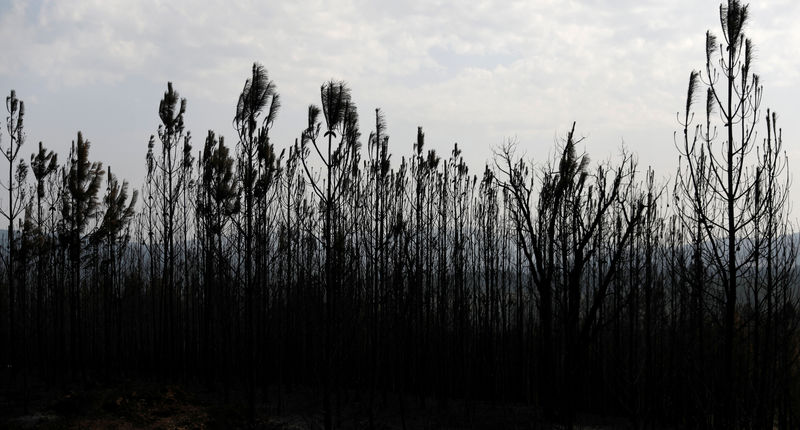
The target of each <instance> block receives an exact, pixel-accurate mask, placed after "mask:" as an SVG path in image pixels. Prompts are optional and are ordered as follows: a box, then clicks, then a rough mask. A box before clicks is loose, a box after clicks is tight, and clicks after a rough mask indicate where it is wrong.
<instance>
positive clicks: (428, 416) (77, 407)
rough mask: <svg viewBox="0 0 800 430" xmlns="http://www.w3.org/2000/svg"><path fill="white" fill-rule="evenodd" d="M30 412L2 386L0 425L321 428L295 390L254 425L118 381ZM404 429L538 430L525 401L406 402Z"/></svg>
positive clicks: (203, 402)
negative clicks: (503, 402) (507, 402)
mask: <svg viewBox="0 0 800 430" xmlns="http://www.w3.org/2000/svg"><path fill="white" fill-rule="evenodd" d="M30 392H31V393H32V394H31V395H30V403H29V408H28V413H24V410H23V409H22V406H21V404H20V402H19V396H18V395H13V394H11V391H10V390H6V391H5V392H4V395H3V396H2V397H0V428H9V429H34V428H35V429H236V428H241V429H287V430H289V429H292V430H295V429H296V430H300V429H322V428H323V425H322V415H321V413H320V410H319V401H318V399H317V398H316V397H317V396H316V395H315V394H314V392H313V391H310V390H302V389H295V390H293V391H292V393H291V394H284V395H282V397H281V400H280V409H279V406H278V401H277V397H275V395H273V398H272V401H271V402H264V403H262V405H261V406H260V407H259V408H258V410H257V413H256V420H255V422H254V423H253V424H251V423H249V421H248V420H247V414H246V409H245V407H244V402H241V401H236V400H233V401H231V399H236V398H239V400H241V396H240V395H238V396H237V394H236V393H235V392H232V394H230V395H229V396H228V399H229V401H224V398H223V396H221V395H219V394H214V393H212V392H210V391H209V390H207V389H205V388H201V387H199V386H197V385H196V384H163V383H155V382H143V381H121V382H116V383H103V384H98V383H94V384H82V385H81V386H80V387H78V386H73V387H72V388H70V389H64V388H61V389H58V390H56V389H47V388H45V387H44V386H40V387H38V388H34V389H31V390H30ZM347 397H348V399H347V401H346V402H343V403H344V404H343V406H342V408H341V410H342V413H341V414H340V415H341V418H340V419H339V422H338V424H339V426H338V427H337V428H342V429H366V428H369V420H368V418H367V417H368V414H367V413H366V412H367V409H366V403H365V402H364V401H363V398H362V399H359V396H358V395H354V394H352V393H351V394H350V395H349V396H347ZM399 403H400V402H399V401H397V398H392V397H391V396H389V397H388V400H387V401H386V403H383V400H379V401H377V402H376V406H377V407H376V415H375V417H374V423H375V428H377V429H402V428H403V419H402V418H401V414H400V410H399V407H398V406H397V405H399ZM406 404H407V406H406V413H405V417H406V418H405V428H407V429H453V430H456V429H487V430H488V429H536V428H550V426H547V427H544V426H541V425H540V424H539V425H537V424H536V423H537V422H538V416H537V413H536V411H535V409H534V408H532V407H528V406H524V405H513V404H499V403H486V402H471V403H469V404H465V403H464V402H454V401H453V402H449V404H448V405H447V406H446V407H441V406H440V405H439V406H434V405H433V402H430V403H429V404H426V405H425V407H424V408H423V407H422V405H421V404H420V402H419V401H418V400H417V401H414V400H412V399H409V400H408V401H407V402H406ZM582 421H584V422H586V423H591V424H585V425H584V426H582V427H579V428H583V429H610V428H626V427H627V426H625V425H624V422H621V421H617V422H616V423H614V422H613V421H609V420H606V419H601V418H599V417H584V418H583V419H582Z"/></svg>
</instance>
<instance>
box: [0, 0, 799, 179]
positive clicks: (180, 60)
mask: <svg viewBox="0 0 800 430" xmlns="http://www.w3.org/2000/svg"><path fill="white" fill-rule="evenodd" d="M698 3H702V4H698ZM717 6H718V3H717V2H716V1H705V2H697V1H694V0H680V1H673V2H663V1H655V0H650V1H633V0H625V1H603V0H594V1H588V0H587V1H577V0H571V1H556V0H547V1H544V0H541V1H488V0H487V1H481V2H466V3H465V2H445V1H430V0H428V1H426V0H413V1H407V2H392V1H382V2H371V1H364V0H346V1H322V0H317V1H314V0H309V1H282V2H279V1H268V2H259V1H236V2H226V1H215V0H207V1H191V2H190V1H177V0H176V1H157V0H145V1H135V2H122V1H119V2H117V1H96V2H91V1H67V0H58V1H56V0H44V1H43V2H41V3H29V2H23V1H13V2H12V3H10V4H9V5H7V6H6V7H2V8H0V11H1V12H0V13H2V15H1V16H0V40H3V41H6V43H4V44H3V48H2V49H0V81H1V82H4V83H5V84H6V85H7V86H9V87H15V86H19V87H20V89H21V88H27V89H28V91H29V94H30V96H35V97H36V99H37V100H38V103H37V105H43V106H42V108H41V109H39V112H37V110H36V109H31V110H30V111H29V113H28V114H29V117H35V116H37V115H43V114H44V112H49V114H55V113H54V112H52V110H48V109H46V106H44V105H46V104H47V103H48V100H55V99H58V97H65V94H70V97H71V98H72V97H80V95H81V94H86V97H87V100H94V99H102V97H103V96H104V95H105V94H115V93H118V92H119V89H120V88H121V87H126V86H131V85H134V86H136V87H135V88H133V89H129V90H128V91H126V92H125V93H126V94H128V93H132V94H134V100H116V99H113V98H110V97H109V98H108V104H111V105H113V104H115V103H116V104H125V103H129V104H130V106H129V107H128V108H126V109H127V110H126V115H124V116H122V115H119V114H117V113H115V112H116V111H118V110H117V109H113V108H109V107H106V108H105V109H97V110H95V111H92V112H93V114H94V115H95V116H94V117H92V119H91V120H84V119H82V118H79V117H76V116H75V115H76V114H75V113H71V112H64V113H63V116H64V118H61V119H60V120H58V121H55V120H50V119H49V118H40V122H38V124H40V126H41V127H43V128H44V130H33V129H30V133H31V134H37V135H41V136H42V137H44V138H45V139H53V140H58V141H60V142H64V141H68V139H71V138H72V137H71V134H69V135H64V130H65V129H66V127H67V126H66V125H64V126H58V127H56V126H55V125H48V124H61V122H59V121H64V122H66V121H67V120H69V121H74V122H76V123H75V124H74V125H73V126H72V127H75V128H76V129H77V128H80V127H83V128H84V129H87V128H89V129H91V128H97V130H96V131H95V135H96V137H95V139H94V140H95V141H103V142H115V143H109V144H108V145H120V147H125V148H134V149H126V151H127V152H126V154H131V155H133V154H136V153H137V151H138V152H141V154H142V157H143V154H144V142H143V141H139V140H137V139H141V140H144V139H146V136H147V135H149V134H150V133H152V132H153V131H154V129H155V125H156V121H157V117H156V110H155V107H156V106H157V101H158V99H159V97H160V95H161V93H162V92H163V91H164V88H165V86H166V85H165V84H166V81H167V80H172V81H174V82H175V85H176V88H177V89H178V90H179V91H180V92H181V94H182V95H183V96H185V97H187V98H188V99H189V113H188V123H189V126H190V127H192V128H193V131H194V134H195V136H197V137H196V139H198V140H199V139H200V138H201V137H202V136H203V135H205V130H206V129H208V128H213V129H215V130H217V131H218V132H220V133H222V134H226V135H230V134H231V129H230V117H231V115H232V109H233V105H234V102H235V100H236V96H237V93H238V91H239V90H240V89H241V85H242V83H243V82H244V79H245V78H246V77H247V75H248V73H249V67H250V64H251V63H252V62H253V61H260V62H262V63H263V64H264V65H265V66H266V67H267V69H268V70H269V71H270V74H271V77H272V78H273V79H274V80H275V81H276V83H277V85H278V88H279V91H280V92H281V95H282V97H283V106H284V109H283V112H282V114H281V118H280V119H279V121H278V123H277V124H276V128H275V134H276V141H278V142H282V143H283V144H289V143H290V142H291V141H292V140H293V139H294V136H296V134H297V131H298V130H299V129H300V128H301V127H302V126H303V118H302V115H303V114H304V112H305V107H306V105H307V104H308V103H315V102H317V101H318V100H317V99H318V90H319V85H320V84H321V83H322V82H323V81H324V80H327V79H330V78H336V79H345V80H347V81H348V82H349V83H350V84H351V86H352V87H353V94H354V98H355V100H356V101H357V102H358V103H359V106H361V108H362V109H364V110H365V112H367V111H371V109H372V108H374V107H382V108H384V110H385V112H386V114H387V118H388V121H389V125H390V130H389V131H390V133H391V135H392V144H393V146H394V148H395V151H397V152H398V155H402V154H405V153H408V151H410V147H411V142H412V141H413V139H414V136H415V133H416V125H423V126H425V127H426V130H427V132H428V136H429V142H431V144H432V145H433V146H434V147H438V148H439V149H440V151H448V150H449V148H450V147H451V145H452V142H454V141H458V142H459V143H460V144H461V146H462V147H464V148H465V155H466V156H467V157H468V161H469V162H470V163H471V164H472V165H473V166H474V167H473V170H476V169H477V170H480V166H481V165H482V163H483V162H484V161H485V158H486V157H488V156H489V155H490V154H491V151H490V147H491V146H492V145H497V144H499V143H500V142H502V141H503V139H504V138H506V137H511V136H517V137H518V138H519V140H520V144H521V145H522V146H523V147H527V148H528V151H527V152H528V153H529V154H531V155H533V156H537V154H539V153H542V156H544V154H545V153H546V152H542V151H546V150H549V147H550V145H551V144H552V138H553V135H554V133H556V132H558V131H563V130H564V129H566V128H567V127H568V126H569V125H570V124H571V122H572V121H573V120H577V121H578V129H579V130H581V132H582V133H584V134H587V135H589V136H590V138H589V139H588V140H587V141H586V142H587V148H588V149H589V151H590V152H599V154H597V155H596V158H602V157H605V156H606V155H607V154H610V153H612V152H614V151H615V150H616V148H617V147H618V145H619V143H620V142H621V140H622V139H623V138H624V139H625V140H626V142H627V143H628V145H629V146H630V148H631V149H632V150H634V151H636V152H638V153H639V154H640V158H641V159H642V162H643V163H644V164H650V163H652V164H654V165H655V166H656V168H658V169H659V170H660V171H662V172H663V174H664V175H668V174H670V173H672V169H673V168H674V165H675V160H676V158H677V156H676V154H675V152H674V150H673V146H672V131H673V130H674V129H675V128H676V127H677V124H676V123H675V119H674V118H675V116H674V115H675V112H676V111H678V110H680V109H681V106H682V105H683V103H684V100H683V97H685V96H684V94H685V86H686V83H687V78H688V75H689V72H690V70H691V69H693V68H699V67H700V66H701V65H702V64H703V57H704V54H703V49H704V48H703V44H704V40H703V38H704V33H705V30H706V29H708V28H711V29H712V30H713V31H717V32H718V28H717V27H718V20H717V16H716V14H717ZM799 8H800V7H799V6H797V5H796V4H795V2H793V1H789V0H784V1H777V0H776V1H772V2H758V3H757V4H755V5H754V6H753V8H752V24H751V26H750V28H749V34H751V35H752V37H753V38H754V41H755V44H756V46H757V47H758V54H759V55H758V57H759V58H758V63H757V64H756V67H757V70H758V71H759V72H760V73H761V74H762V77H763V79H764V82H765V83H766V98H767V100H766V102H767V103H768V104H770V105H771V106H773V107H775V108H777V109H778V110H779V112H782V117H784V118H787V121H784V125H787V126H789V121H788V120H789V119H791V118H794V117H796V116H797V115H798V114H800V110H798V108H796V107H794V106H795V105H796V103H795V101H796V100H797V96H798V86H800V76H799V75H798V74H799V73H800V72H798V71H799V70H800V56H798V55H796V50H797V48H798V46H800V28H796V26H794V24H793V23H794V22H796V20H797V19H798V18H800V10H799ZM20 96H22V97H23V98H25V97H26V94H24V93H22V92H20ZM93 97H94V98H93ZM72 102H73V103H75V104H77V105H80V104H81V103H83V102H82V101H81V100H79V99H78V100H72ZM131 117H135V118H136V120H134V121H131ZM98 121H100V122H104V123H105V124H103V125H102V126H100V125H97V124H96V123H97V122H98ZM365 122H366V121H365ZM143 124H144V125H145V126H146V125H147V124H150V127H151V128H150V129H147V128H146V127H145V129H134V128H133V127H134V126H135V127H142V125H143ZM368 127H369V126H368V125H367V124H366V123H365V124H364V128H368ZM87 133H88V131H87ZM90 136H91V134H90ZM120 136H124V139H130V140H131V141H124V142H120V141H119V140H120ZM140 136H142V137H140ZM785 136H789V134H788V133H787V134H785ZM196 143H197V145H199V144H200V143H199V141H198V142H196ZM113 152H114V151H112V150H107V152H106V153H105V154H107V155H109V156H110V157H111V158H112V159H109V160H107V161H109V162H111V163H112V164H115V163H126V162H127V163H128V164H131V166H129V167H127V166H126V167H124V168H122V169H119V170H118V171H120V172H121V174H123V175H127V176H130V177H133V178H134V179H135V180H134V182H138V179H139V178H141V172H140V171H141V168H140V167H141V166H140V164H141V163H139V164H134V163H130V162H129V161H127V160H128V159H130V157H128V159H114V157H115V156H114V155H113ZM798 152H799V153H798V154H797V155H798V156H800V151H798ZM791 155H792V154H790V156H791ZM397 158H398V159H399V156H398V157H397ZM137 163H138V161H137Z"/></svg>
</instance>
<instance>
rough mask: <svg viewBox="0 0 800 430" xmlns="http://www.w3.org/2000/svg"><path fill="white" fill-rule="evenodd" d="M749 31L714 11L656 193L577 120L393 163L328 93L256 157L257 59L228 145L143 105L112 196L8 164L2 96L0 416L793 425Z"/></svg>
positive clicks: (75, 172)
mask: <svg viewBox="0 0 800 430" xmlns="http://www.w3.org/2000/svg"><path fill="white" fill-rule="evenodd" d="M747 21H748V6H746V5H742V4H741V3H740V2H739V1H735V0H730V1H727V2H726V3H725V4H723V5H721V6H720V24H721V28H720V30H719V31H720V33H719V35H715V33H714V32H712V31H709V32H707V33H706V40H705V58H706V62H705V64H704V65H703V66H702V67H701V68H700V69H698V70H696V71H688V72H689V73H688V78H689V79H688V85H687V87H686V88H687V89H686V98H685V100H686V103H685V105H682V106H676V110H680V113H679V115H678V117H677V122H676V125H675V133H674V136H672V137H673V140H672V142H670V141H669V138H670V137H669V136H665V137H661V136H658V137H656V140H657V141H658V142H663V143H659V145H661V144H663V145H670V144H672V145H673V146H674V148H675V149H674V157H675V159H676V160H677V163H676V165H677V169H676V170H675V172H673V173H672V174H671V175H668V176H670V178H669V179H668V180H663V181H660V180H657V179H656V178H657V176H656V174H655V172H654V171H653V170H652V169H650V168H648V167H646V166H641V165H639V164H638V162H637V157H636V155H635V153H633V152H632V151H631V150H630V148H622V149H620V151H619V154H618V156H616V157H614V158H611V159H608V160H600V161H598V160H595V159H593V158H590V157H589V154H587V153H585V152H583V148H584V145H583V138H582V137H581V136H582V134H581V132H582V131H581V129H580V124H575V123H573V124H569V127H568V130H569V132H568V133H566V135H564V136H563V137H562V138H561V139H560V141H559V142H558V143H557V144H556V145H555V146H553V147H552V150H551V151H550V152H549V153H545V154H533V158H529V157H528V156H527V155H523V154H526V153H527V152H526V151H525V150H524V145H525V144H526V142H516V141H513V140H508V141H507V143H506V144H504V145H501V146H499V147H496V148H494V156H493V157H492V159H490V160H487V163H486V164H485V165H484V166H482V168H480V169H478V170H475V169H474V167H472V166H467V164H466V163H465V161H464V159H463V153H462V148H460V147H459V146H458V145H457V144H455V145H453V146H452V150H451V151H449V152H448V153H437V151H435V150H433V149H429V148H428V146H426V141H425V133H424V130H423V128H422V127H420V128H419V129H418V131H417V138H416V141H415V142H391V143H390V137H389V136H390V134H389V127H388V125H387V124H389V123H390V122H391V118H389V119H387V118H385V116H384V114H383V112H382V111H381V110H380V109H373V108H372V107H369V108H367V109H364V108H361V109H357V105H356V100H357V94H351V91H350V88H349V87H348V84H347V83H345V82H344V81H336V80H331V81H327V82H324V83H323V84H322V85H321V86H320V92H319V99H318V100H314V101H312V102H313V104H310V105H309V106H308V121H307V123H305V124H297V129H298V133H297V138H296V139H295V141H294V142H274V141H273V140H271V138H270V130H271V128H272V126H273V124H274V123H275V122H276V121H280V118H279V113H280V108H281V99H280V96H279V89H280V83H279V82H273V81H272V80H271V79H270V77H269V74H268V72H267V68H265V67H264V66H262V65H261V64H259V63H256V64H254V65H253V66H252V74H251V75H250V76H245V77H243V79H242V81H243V82H244V84H243V87H242V90H241V95H240V96H239V98H238V100H237V101H236V103H235V109H233V111H234V115H233V120H232V124H233V129H234V133H233V134H232V135H229V136H227V138H226V137H224V136H223V134H224V133H227V131H224V130H216V131H212V130H208V131H207V133H204V135H202V137H200V138H199V139H198V138H197V137H196V136H194V135H192V134H191V132H190V131H189V130H187V129H186V127H185V126H184V118H185V117H186V116H187V115H191V108H190V104H189V103H187V100H186V99H185V98H182V97H181V95H180V94H179V92H178V90H177V88H179V86H180V84H179V83H176V84H175V85H173V84H172V83H168V84H167V88H166V91H165V92H164V94H163V98H162V99H161V102H160V104H159V106H158V112H157V113H158V118H159V120H160V123H161V125H160V126H159V127H158V129H157V130H153V131H150V132H154V134H153V135H152V136H151V137H150V139H149V141H146V142H142V146H141V148H142V154H143V156H142V158H141V167H142V169H143V171H145V172H146V177H145V180H144V182H143V183H141V184H138V187H136V188H137V189H134V187H133V186H132V185H131V184H129V183H128V182H127V181H125V180H123V179H121V178H118V177H117V176H116V175H115V174H114V173H113V172H112V168H111V167H107V166H104V165H103V164H102V163H101V162H100V161H95V160H94V159H93V158H92V156H91V153H90V147H91V144H90V138H91V136H90V135H88V134H83V133H81V132H77V135H76V136H75V137H74V140H73V142H72V147H71V150H70V152H69V153H68V154H64V155H65V156H62V157H59V156H58V155H60V154H58V155H57V154H55V153H54V152H53V151H50V150H48V149H47V148H46V146H45V145H44V144H43V143H42V142H39V143H38V146H36V144H32V142H27V141H26V135H27V132H26V129H25V126H24V119H25V117H26V114H30V115H36V112H26V111H25V104H24V102H23V100H22V99H21V98H18V97H22V95H19V96H18V95H17V94H16V92H15V91H14V90H11V91H10V94H9V95H8V96H7V97H6V100H5V108H6V111H7V115H6V121H5V124H4V125H5V127H4V128H5V130H4V131H3V132H2V134H0V146H1V147H2V154H3V156H4V158H2V159H0V160H3V168H2V169H7V170H2V169H0V170H2V171H3V174H4V175H5V174H6V173H7V177H4V178H3V179H2V181H1V182H2V185H3V188H2V192H3V195H2V199H1V200H0V217H1V218H2V219H4V220H5V221H7V232H6V234H5V235H4V236H5V237H3V246H2V252H1V253H0V254H1V256H2V265H0V279H1V281H0V316H2V318H0V336H1V337H2V341H1V342H2V345H3V347H2V348H0V363H2V364H3V366H2V367H3V369H2V371H1V373H0V387H2V388H0V390H2V393H3V396H4V397H3V398H4V399H5V405H4V406H3V408H5V410H4V411H3V412H4V414H12V415H13V414H22V413H23V411H25V413H27V411H28V409H29V408H30V404H31V399H32V398H33V396H34V395H35V391H36V387H37V386H41V385H42V384H43V385H44V386H48V387H72V386H76V385H79V384H82V383H84V384H85V383H86V382H87V381H100V383H103V381H113V380H116V379H119V378H134V379H137V378H138V379H149V380H155V381H164V382H166V381H169V382H170V383H183V384H197V385H200V386H203V387H206V388H207V389H208V390H210V391H212V392H214V393H217V395H218V396H220V398H224V399H226V401H233V402H239V403H240V404H241V405H242V410H243V411H245V412H244V414H245V416H246V417H247V419H246V420H245V422H246V423H249V424H247V425H250V426H253V427H255V426H256V424H257V422H258V418H257V417H258V416H259V414H260V413H261V412H259V411H264V410H265V407H266V406H265V405H270V408H271V409H270V410H277V411H280V410H281V409H282V408H285V407H289V406H288V405H289V401H288V400H287V399H289V398H291V396H292V393H294V392H297V391H298V390H307V392H309V393H311V394H310V396H311V398H312V400H313V401H312V405H313V406H311V407H310V409H309V410H308V413H310V414H317V415H318V416H319V419H320V422H321V424H322V426H324V428H325V429H326V430H329V429H335V428H362V427H363V428H384V427H380V426H379V417H378V416H377V415H378V411H379V410H381V408H384V409H385V407H386V405H387V403H389V404H392V405H394V406H393V407H396V410H397V415H398V417H399V418H397V419H398V422H399V423H400V424H399V425H400V426H401V427H402V428H414V424H413V421H412V420H411V418H410V417H409V415H411V414H412V412H411V411H418V410H420V409H422V410H425V409H441V408H451V407H454V406H453V405H454V404H462V405H464V406H463V409H464V413H465V414H469V413H470V412H469V411H470V410H471V409H472V407H471V406H470V405H478V404H519V405H526V406H528V407H530V408H532V410H533V411H535V413H534V414H533V415H532V418H531V423H530V424H529V426H528V427H525V428H551V426H558V428H578V427H580V421H581V419H580V417H583V416H586V415H587V414H592V415H596V416H609V417H622V418H624V419H625V420H626V421H625V422H626V424H625V426H624V428H697V429H705V428H717V429H734V428H742V429H744V428H748V429H751V428H752V429H756V428H758V429H765V428H770V429H771V428H780V429H791V428H797V427H798V426H800V379H798V378H799V377H800V373H799V372H798V371H799V370H800V369H798V354H799V353H800V337H799V335H800V333H798V325H799V324H800V315H798V304H800V303H798V301H799V300H800V291H799V290H798V287H800V283H798V267H797V261H798V255H797V254H798V236H796V234H795V230H794V229H795V226H796V225H795V223H794V222H793V221H792V219H791V218H790V206H791V202H790V201H789V197H788V196H789V187H790V183H791V181H790V174H789V164H788V159H787V156H786V151H785V148H784V147H783V142H782V133H781V129H780V127H779V126H778V124H777V115H776V114H775V113H774V112H771V111H770V110H769V109H767V108H766V107H763V106H762V86H761V83H760V78H759V76H758V75H757V74H755V73H754V72H753V68H754V63H755V60H754V58H755V45H754V43H753V42H751V40H750V39H749V38H747V37H746V35H745V27H746V24H747ZM762 49H763V50H768V49H769V47H768V46H765V47H762ZM232 105H233V103H232ZM665 114H666V115H669V113H665ZM562 126H564V125H562ZM398 151H399V153H401V154H404V155H394V154H396V153H397V152H398ZM28 154H30V158H28ZM661 173H664V174H665V175H667V174H668V173H669V172H660V174H661ZM37 384H39V385H37ZM229 399H232V400H229ZM356 402H358V404H360V405H363V408H362V409H361V410H362V415H363V417H362V418H363V420H362V421H358V422H357V423H356V424H354V423H352V422H347V421H346V420H345V418H343V417H344V416H345V415H346V412H343V411H347V410H348V409H349V407H348V405H351V404H354V403H356ZM0 422H1V421H0Z"/></svg>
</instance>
